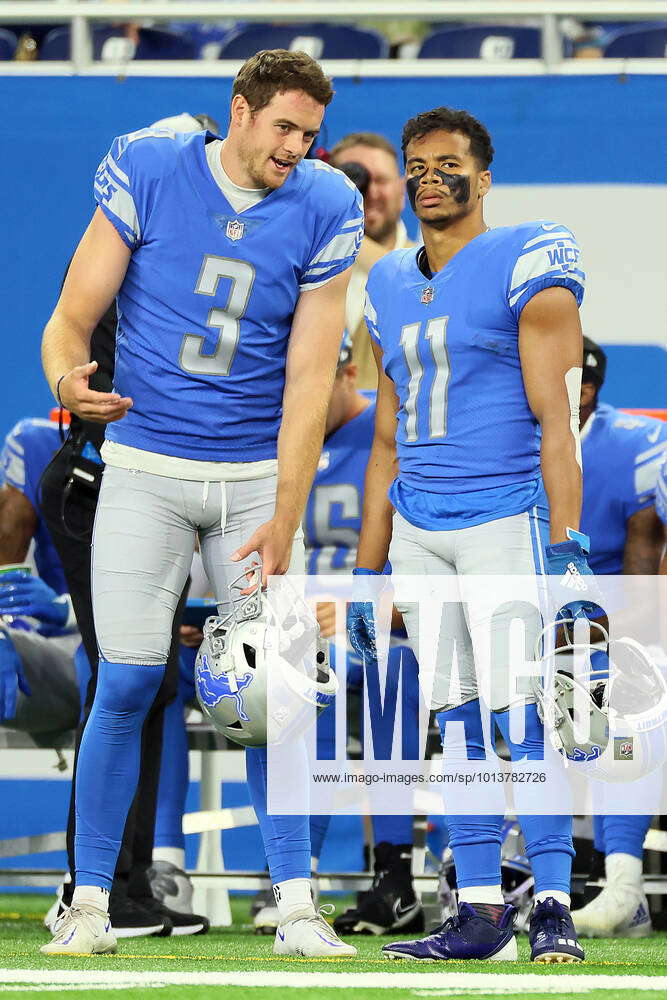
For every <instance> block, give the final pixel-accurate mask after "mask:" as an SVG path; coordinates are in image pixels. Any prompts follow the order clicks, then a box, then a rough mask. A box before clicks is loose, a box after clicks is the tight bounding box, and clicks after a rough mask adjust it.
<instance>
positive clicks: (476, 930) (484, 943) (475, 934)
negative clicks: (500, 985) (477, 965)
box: [382, 903, 517, 962]
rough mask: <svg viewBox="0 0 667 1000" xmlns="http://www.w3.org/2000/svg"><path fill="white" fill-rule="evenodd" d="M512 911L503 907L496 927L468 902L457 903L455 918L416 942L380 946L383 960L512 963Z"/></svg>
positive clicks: (514, 948)
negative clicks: (464, 960)
mask: <svg viewBox="0 0 667 1000" xmlns="http://www.w3.org/2000/svg"><path fill="white" fill-rule="evenodd" d="M516 913H517V911H516V909H515V907H513V906H505V907H504V909H503V912H502V914H501V917H500V920H499V922H498V924H497V925H496V924H494V923H493V921H492V920H489V919H488V918H487V917H485V916H483V915H482V914H480V913H478V912H477V910H476V909H475V907H474V906H472V905H471V904H470V903H460V904H459V912H458V915H457V916H455V917H450V918H449V919H448V920H445V922H444V924H441V925H440V927H436V929H435V930H434V931H433V933H432V934H429V935H428V937H424V938H418V939H417V940H416V941H392V943H391V944H386V945H384V947H383V949H382V954H383V955H386V956H387V958H412V959H415V960H416V961H418V962H447V961H449V960H451V959H458V960H461V959H465V958H470V959H473V960H474V959H476V960H477V961H480V960H488V961H491V962H503V961H505V962H513V961H516V957H517V949H516V939H515V937H514V918H515V917H516Z"/></svg>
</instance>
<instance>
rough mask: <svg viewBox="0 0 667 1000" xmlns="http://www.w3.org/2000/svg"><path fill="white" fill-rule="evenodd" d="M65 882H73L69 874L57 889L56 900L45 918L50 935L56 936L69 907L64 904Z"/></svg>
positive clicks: (45, 924)
mask: <svg viewBox="0 0 667 1000" xmlns="http://www.w3.org/2000/svg"><path fill="white" fill-rule="evenodd" d="M65 882H71V877H70V875H69V874H67V875H65V878H64V880H63V881H62V882H61V883H60V885H59V886H58V888H57V889H56V898H55V900H54V902H53V903H51V906H50V907H49V909H48V910H47V913H46V916H45V917H44V926H45V927H46V929H47V931H49V933H50V934H55V933H56V929H57V927H58V922H59V921H60V920H62V918H63V915H64V913H65V911H66V910H67V909H69V907H67V906H65V904H64V903H63V892H64V891H65Z"/></svg>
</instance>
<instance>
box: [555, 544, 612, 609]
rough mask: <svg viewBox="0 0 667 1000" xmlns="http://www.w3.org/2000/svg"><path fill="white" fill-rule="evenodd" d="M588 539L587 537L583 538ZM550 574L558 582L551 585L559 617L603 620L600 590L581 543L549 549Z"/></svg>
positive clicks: (558, 545)
mask: <svg viewBox="0 0 667 1000" xmlns="http://www.w3.org/2000/svg"><path fill="white" fill-rule="evenodd" d="M581 537H582V538H585V536H581ZM544 551H545V555H546V558H547V573H548V574H549V576H551V577H554V578H556V577H557V578H558V579H553V580H550V581H549V589H550V591H551V595H552V597H553V599H554V601H555V603H556V607H557V608H558V616H559V617H571V618H588V619H589V620H590V619H592V618H599V617H601V615H603V614H604V610H603V609H602V605H601V601H602V597H601V595H600V591H599V588H598V586H597V584H596V582H595V577H594V576H593V571H592V570H591V568H590V566H589V565H588V563H587V562H586V555H587V552H586V551H585V549H584V548H583V547H582V545H581V542H579V541H576V540H574V539H571V540H569V541H567V542H558V544H557V545H547V546H546V548H545V550H544Z"/></svg>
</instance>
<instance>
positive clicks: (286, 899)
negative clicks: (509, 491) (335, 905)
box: [273, 878, 315, 923]
mask: <svg viewBox="0 0 667 1000" xmlns="http://www.w3.org/2000/svg"><path fill="white" fill-rule="evenodd" d="M273 895H274V897H275V900H276V906H277V907H278V913H279V914H280V921H281V923H284V921H285V920H289V918H290V916H291V914H292V913H294V912H296V910H312V911H313V913H314V912H315V908H314V907H313V899H312V896H311V893H310V879H309V878H288V879H286V880H285V881H284V882H276V884H275V885H274V887H273Z"/></svg>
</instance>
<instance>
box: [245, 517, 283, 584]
mask: <svg viewBox="0 0 667 1000" xmlns="http://www.w3.org/2000/svg"><path fill="white" fill-rule="evenodd" d="M293 542H294V529H293V528H290V527H289V526H288V525H287V524H286V523H285V522H284V521H281V520H280V519H279V518H277V517H273V518H271V520H270V521H266V523H265V524H261V525H260V526H259V528H257V530H256V531H255V532H253V534H252V535H251V536H250V538H249V539H248V541H247V542H246V543H245V545H241V547H240V548H238V549H237V550H236V552H234V553H233V555H232V560H233V562H240V561H241V560H242V559H247V557H248V556H249V555H250V554H251V553H252V552H258V553H259V555H260V557H261V560H262V587H265V586H266V581H267V579H268V577H270V576H282V575H283V574H284V573H286V572H287V570H288V567H289V564H290V561H291V559H292V544H293ZM252 590H253V587H250V588H249V591H248V592H251V591H252Z"/></svg>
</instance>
